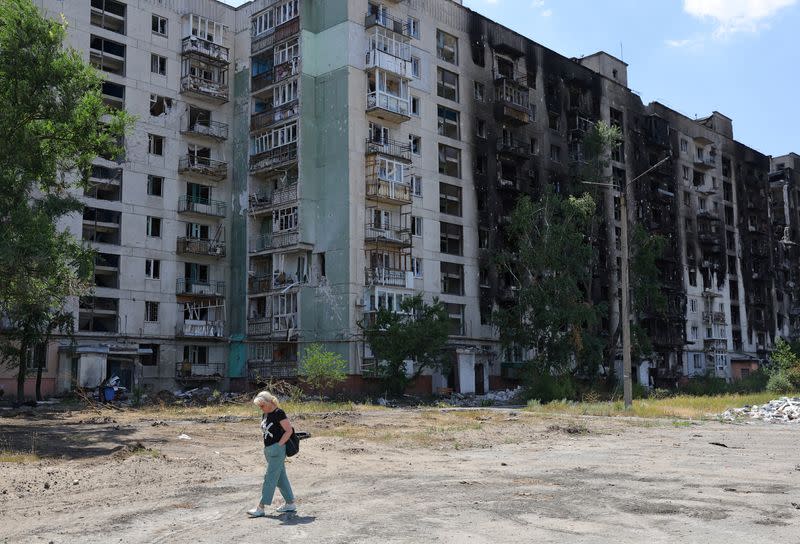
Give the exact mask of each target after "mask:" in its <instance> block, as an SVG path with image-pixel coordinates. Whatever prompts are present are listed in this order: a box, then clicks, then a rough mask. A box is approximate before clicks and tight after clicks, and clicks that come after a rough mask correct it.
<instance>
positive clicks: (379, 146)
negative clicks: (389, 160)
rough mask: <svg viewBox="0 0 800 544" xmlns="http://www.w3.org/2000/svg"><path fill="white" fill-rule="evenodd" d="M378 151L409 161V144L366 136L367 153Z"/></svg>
mask: <svg viewBox="0 0 800 544" xmlns="http://www.w3.org/2000/svg"><path fill="white" fill-rule="evenodd" d="M373 153H379V154H381V155H387V156H389V157H394V158H397V159H401V160H404V161H409V162H410V161H411V144H408V143H403V142H398V141H397V140H389V139H383V140H381V139H373V138H367V155H371V154H373Z"/></svg>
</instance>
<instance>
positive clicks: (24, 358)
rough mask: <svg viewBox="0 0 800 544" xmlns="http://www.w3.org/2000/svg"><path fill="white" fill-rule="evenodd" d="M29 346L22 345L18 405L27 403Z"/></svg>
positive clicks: (18, 371)
mask: <svg viewBox="0 0 800 544" xmlns="http://www.w3.org/2000/svg"><path fill="white" fill-rule="evenodd" d="M27 355H28V346H27V344H25V343H22V344H21V345H20V350H19V368H18V369H17V403H19V404H22V403H23V402H24V401H25V370H26V363H27V358H28V357H27Z"/></svg>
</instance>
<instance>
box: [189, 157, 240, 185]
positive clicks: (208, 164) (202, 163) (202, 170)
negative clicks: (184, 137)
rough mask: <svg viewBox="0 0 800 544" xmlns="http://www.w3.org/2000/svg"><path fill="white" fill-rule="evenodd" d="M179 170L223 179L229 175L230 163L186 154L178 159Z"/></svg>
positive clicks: (218, 179) (214, 178)
mask: <svg viewBox="0 0 800 544" xmlns="http://www.w3.org/2000/svg"><path fill="white" fill-rule="evenodd" d="M178 172H180V173H182V174H197V175H200V176H204V177H208V178H210V179H213V180H215V181H222V180H223V179H225V178H226V177H227V176H228V163H227V162H224V161H218V160H215V159H210V158H208V157H201V156H198V155H186V156H185V157H181V158H180V160H179V161H178Z"/></svg>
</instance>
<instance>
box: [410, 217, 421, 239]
mask: <svg viewBox="0 0 800 544" xmlns="http://www.w3.org/2000/svg"><path fill="white" fill-rule="evenodd" d="M411 236H422V218H421V217H417V216H412V217H411Z"/></svg>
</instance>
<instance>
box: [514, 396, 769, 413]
mask: <svg viewBox="0 0 800 544" xmlns="http://www.w3.org/2000/svg"><path fill="white" fill-rule="evenodd" d="M775 397H776V395H775V393H766V392H765V393H752V394H746V395H718V396H688V395H680V396H676V397H670V398H665V399H641V400H634V401H633V406H632V407H631V409H630V410H628V411H626V410H625V407H624V404H623V402H622V401H612V402H591V403H589V402H567V401H560V402H551V403H549V404H539V403H530V404H529V405H528V406H527V407H526V408H524V409H525V410H526V411H529V412H535V413H540V414H567V415H588V416H611V417H614V416H634V417H645V418H673V419H713V418H714V417H715V416H716V415H717V414H721V413H722V412H724V411H725V410H728V409H729V408H740V407H742V406H745V405H748V404H749V405H753V404H764V403H765V402H769V401H770V400H772V399H774V398H775Z"/></svg>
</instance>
